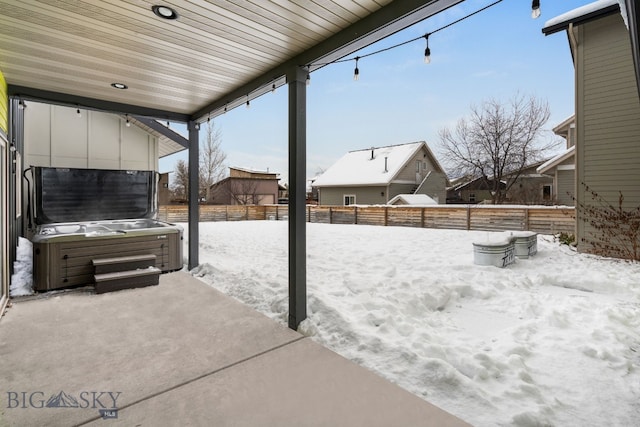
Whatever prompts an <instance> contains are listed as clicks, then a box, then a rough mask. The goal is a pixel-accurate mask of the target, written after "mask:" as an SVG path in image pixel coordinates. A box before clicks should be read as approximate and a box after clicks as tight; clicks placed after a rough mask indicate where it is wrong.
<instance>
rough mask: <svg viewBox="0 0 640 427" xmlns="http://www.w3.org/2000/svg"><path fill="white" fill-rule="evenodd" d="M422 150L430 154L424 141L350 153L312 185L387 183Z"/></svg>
mask: <svg viewBox="0 0 640 427" xmlns="http://www.w3.org/2000/svg"><path fill="white" fill-rule="evenodd" d="M422 148H424V149H425V150H427V152H428V153H429V154H431V153H430V150H429V147H427V144H426V142H424V141H419V142H412V143H409V144H399V145H390V146H386V147H372V148H368V149H365V150H356V151H350V152H348V153H347V154H345V155H344V156H342V157H341V158H340V159H338V161H336V162H335V163H334V164H333V165H331V167H330V168H329V169H327V170H326V171H325V172H324V173H323V174H322V175H320V177H319V178H318V179H316V181H315V182H314V183H313V186H314V187H332V186H336V187H337V186H358V185H363V186H367V185H387V184H390V183H391V182H392V181H393V180H394V179H395V178H396V176H397V175H398V174H399V173H400V172H401V171H402V169H403V168H404V167H405V166H406V165H407V163H408V162H409V161H410V160H411V159H413V157H414V155H415V154H416V153H417V152H418V151H419V150H420V149H422ZM431 157H432V158H433V156H432V155H431ZM436 167H437V163H436Z"/></svg>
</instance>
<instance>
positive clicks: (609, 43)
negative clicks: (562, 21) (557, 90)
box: [576, 13, 640, 250]
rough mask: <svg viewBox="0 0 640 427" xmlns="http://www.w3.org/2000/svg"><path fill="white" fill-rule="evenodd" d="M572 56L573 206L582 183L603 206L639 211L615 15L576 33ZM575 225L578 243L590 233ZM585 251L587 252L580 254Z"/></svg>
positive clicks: (623, 34)
mask: <svg viewBox="0 0 640 427" xmlns="http://www.w3.org/2000/svg"><path fill="white" fill-rule="evenodd" d="M577 35H578V48H577V55H576V96H577V99H576V114H577V137H578V144H577V153H576V155H577V158H576V181H577V184H576V187H577V198H578V202H581V203H587V204H591V203H592V199H591V197H590V195H589V194H588V193H587V192H586V191H585V190H584V186H583V185H581V183H583V182H584V183H586V184H587V185H589V186H590V187H591V188H592V189H593V190H595V191H596V192H597V193H598V194H599V195H600V196H602V197H603V198H604V199H606V200H607V201H608V202H610V203H612V204H614V205H617V201H618V196H619V192H620V191H621V192H622V194H623V195H624V207H625V208H627V209H630V208H635V207H637V206H638V205H640V187H639V186H638V183H639V182H640V102H639V99H638V89H637V85H636V81H635V74H634V68H633V62H632V55H631V46H630V42H629V33H628V31H627V29H626V27H625V25H624V24H623V21H622V18H621V17H620V14H619V13H616V14H613V15H610V16H607V17H604V18H601V19H598V20H595V21H591V22H588V23H585V24H583V25H580V26H579V27H578V34H577ZM588 227H589V226H588V225H586V224H585V223H584V222H583V221H577V233H578V241H580V239H581V238H583V237H588V236H589V231H590V229H589V228H588ZM584 249H586V250H588V248H584Z"/></svg>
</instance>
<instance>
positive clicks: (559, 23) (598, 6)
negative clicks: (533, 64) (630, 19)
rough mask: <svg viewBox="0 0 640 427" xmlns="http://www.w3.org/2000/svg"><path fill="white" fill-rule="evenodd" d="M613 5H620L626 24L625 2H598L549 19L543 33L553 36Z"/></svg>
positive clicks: (615, 0)
mask: <svg viewBox="0 0 640 427" xmlns="http://www.w3.org/2000/svg"><path fill="white" fill-rule="evenodd" d="M613 5H619V7H620V9H621V11H622V12H623V13H622V17H623V19H624V20H625V23H626V22H627V14H626V8H625V5H624V0H598V1H595V2H593V3H589V4H587V5H584V6H581V7H578V8H576V9H573V10H570V11H569V12H566V13H563V14H562V15H559V16H556V17H555V18H551V19H549V20H548V21H547V22H545V23H544V27H543V28H542V32H543V33H545V34H551V33H554V32H556V31H560V30H564V29H565V28H566V26H567V25H569V23H571V22H576V21H582V20H584V19H587V18H589V17H590V16H592V15H597V14H598V12H601V11H602V10H603V9H605V8H608V7H610V6H613Z"/></svg>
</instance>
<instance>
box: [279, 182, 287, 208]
mask: <svg viewBox="0 0 640 427" xmlns="http://www.w3.org/2000/svg"><path fill="white" fill-rule="evenodd" d="M288 202H289V187H288V186H287V185H286V184H284V185H283V184H278V203H284V204H286V203H288Z"/></svg>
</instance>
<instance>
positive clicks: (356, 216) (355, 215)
mask: <svg viewBox="0 0 640 427" xmlns="http://www.w3.org/2000/svg"><path fill="white" fill-rule="evenodd" d="M353 223H354V224H358V207H357V206H354V207H353Z"/></svg>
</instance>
